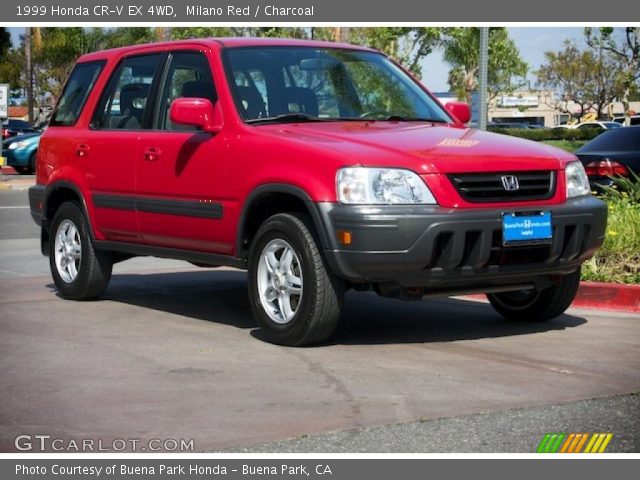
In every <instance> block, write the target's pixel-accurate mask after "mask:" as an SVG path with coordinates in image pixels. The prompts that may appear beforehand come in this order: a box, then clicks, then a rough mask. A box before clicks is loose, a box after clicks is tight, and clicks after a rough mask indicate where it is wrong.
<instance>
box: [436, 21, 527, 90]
mask: <svg viewBox="0 0 640 480" xmlns="http://www.w3.org/2000/svg"><path fill="white" fill-rule="evenodd" d="M441 45H442V47H443V49H444V60H445V62H447V63H448V64H449V65H450V66H451V70H450V71H449V79H448V82H449V86H450V88H451V90H452V91H453V92H455V93H456V95H457V97H458V98H459V99H460V100H464V101H466V102H470V101H471V95H472V93H473V92H474V91H475V90H476V89H477V84H478V72H479V70H480V28H477V27H473V28H470V27H457V28H445V29H444V32H443V39H442V42H441ZM527 71H528V65H527V63H526V62H525V61H524V60H523V59H522V58H521V57H520V52H519V51H518V47H517V46H516V44H515V43H514V41H513V40H512V39H511V38H509V33H508V32H507V30H506V28H504V27H495V28H490V29H489V68H488V75H487V76H488V93H489V99H491V98H494V97H496V96H497V95H498V94H499V93H503V92H511V91H513V90H515V89H516V88H518V87H520V86H522V85H524V78H525V76H526V75H527Z"/></svg>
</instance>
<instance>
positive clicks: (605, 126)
mask: <svg viewBox="0 0 640 480" xmlns="http://www.w3.org/2000/svg"><path fill="white" fill-rule="evenodd" d="M620 127H622V125H620V124H619V123H618V122H607V121H598V120H594V121H592V122H582V123H579V124H578V125H576V126H574V127H573V128H578V129H580V130H585V129H587V128H601V129H602V130H611V129H612V128H620Z"/></svg>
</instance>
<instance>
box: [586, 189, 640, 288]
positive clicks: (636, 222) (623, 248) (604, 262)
mask: <svg viewBox="0 0 640 480" xmlns="http://www.w3.org/2000/svg"><path fill="white" fill-rule="evenodd" d="M605 200H606V202H607V204H608V206H609V219H608V222H607V232H606V238H605V241H604V244H603V245H602V247H601V248H600V249H599V250H598V251H597V252H596V254H595V256H594V257H593V258H591V259H590V260H587V261H586V262H585V263H584V265H583V266H582V279H583V280H592V281H597V282H616V283H640V204H638V203H635V202H634V201H633V200H631V199H629V196H628V195H626V196H625V195H624V194H621V195H618V196H613V195H607V196H606V197H605Z"/></svg>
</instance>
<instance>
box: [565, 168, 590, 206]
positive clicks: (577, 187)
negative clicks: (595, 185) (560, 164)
mask: <svg viewBox="0 0 640 480" xmlns="http://www.w3.org/2000/svg"><path fill="white" fill-rule="evenodd" d="M564 175H565V178H566V181H567V198H571V197H579V196H580V195H587V194H588V193H590V192H591V187H590V186H589V177H587V174H586V172H585V171H584V167H583V166H582V163H580V162H571V163H570V164H568V165H567V168H566V169H565V171H564Z"/></svg>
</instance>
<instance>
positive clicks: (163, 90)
mask: <svg viewBox="0 0 640 480" xmlns="http://www.w3.org/2000/svg"><path fill="white" fill-rule="evenodd" d="M213 78H214V76H213V75H212V70H211V66H210V64H209V59H208V57H207V55H206V53H205V52H203V51H199V50H190V51H175V52H171V53H169V55H168V58H167V63H166V66H165V71H164V74H163V81H162V83H161V85H160V87H159V88H158V90H157V92H158V94H157V99H156V102H155V105H156V109H155V114H154V119H153V123H152V127H153V128H152V129H151V130H148V131H145V132H143V133H141V135H140V139H139V142H138V148H137V152H136V160H135V161H136V165H137V176H136V185H137V193H138V197H137V205H138V215H139V222H140V232H141V235H142V237H143V239H144V241H145V243H148V244H150V245H154V246H162V247H171V248H178V249H188V250H199V251H207V252H216V253H225V254H229V253H231V249H232V243H231V241H230V239H227V238H225V235H224V232H223V228H222V222H223V219H224V205H223V202H224V197H225V194H226V187H225V186H226V176H227V161H226V160H227V159H226V140H225V138H224V130H223V131H222V132H220V133H215V134H211V133H205V132H202V131H198V129H196V128H195V127H188V126H184V125H174V124H172V122H171V120H170V118H169V109H170V105H171V102H172V101H173V100H175V99H176V98H178V97H202V98H207V99H209V100H211V102H212V103H215V102H216V101H217V94H216V89H215V85H214V81H213Z"/></svg>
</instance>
